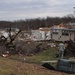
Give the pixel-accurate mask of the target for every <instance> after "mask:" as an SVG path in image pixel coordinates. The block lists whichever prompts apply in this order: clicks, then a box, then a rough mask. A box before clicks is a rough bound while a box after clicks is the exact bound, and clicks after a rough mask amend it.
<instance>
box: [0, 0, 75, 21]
mask: <svg viewBox="0 0 75 75" xmlns="http://www.w3.org/2000/svg"><path fill="white" fill-rule="evenodd" d="M74 6H75V0H0V20H7V21H8V20H11V21H13V20H21V19H23V20H24V19H29V18H38V17H41V18H43V17H47V16H49V17H50V16H51V17H55V16H59V17H62V16H65V15H67V14H74V9H73V7H74Z"/></svg>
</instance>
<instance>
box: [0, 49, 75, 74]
mask: <svg viewBox="0 0 75 75" xmlns="http://www.w3.org/2000/svg"><path fill="white" fill-rule="evenodd" d="M56 53H57V48H50V49H48V50H45V51H43V52H40V53H38V54H37V55H34V56H18V55H13V56H9V57H8V58H3V57H0V75H75V74H66V73H62V72H57V71H52V70H48V69H46V68H44V67H42V66H41V64H43V63H41V61H45V60H58V59H59V58H58V57H56ZM22 60H24V61H22ZM52 65H55V64H52Z"/></svg>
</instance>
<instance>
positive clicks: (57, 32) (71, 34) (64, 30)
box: [51, 24, 75, 41]
mask: <svg viewBox="0 0 75 75" xmlns="http://www.w3.org/2000/svg"><path fill="white" fill-rule="evenodd" d="M51 39H53V40H56V41H66V40H69V39H71V40H73V41H75V29H74V28H73V26H71V25H64V24H59V25H54V26H53V27H52V28H51Z"/></svg>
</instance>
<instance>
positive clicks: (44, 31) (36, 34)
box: [31, 28, 51, 41]
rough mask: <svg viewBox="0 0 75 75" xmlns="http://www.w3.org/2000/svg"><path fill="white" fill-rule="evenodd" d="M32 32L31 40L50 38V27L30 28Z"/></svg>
mask: <svg viewBox="0 0 75 75" xmlns="http://www.w3.org/2000/svg"><path fill="white" fill-rule="evenodd" d="M31 32H32V39H33V40H36V41H38V40H50V39H51V36H50V35H51V33H50V28H39V29H38V30H31Z"/></svg>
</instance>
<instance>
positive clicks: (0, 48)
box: [0, 28, 21, 54]
mask: <svg viewBox="0 0 75 75" xmlns="http://www.w3.org/2000/svg"><path fill="white" fill-rule="evenodd" d="M11 32H12V29H11V28H8V29H7V33H8V37H7V38H6V37H5V36H3V35H2V36H1V37H0V54H4V53H6V52H9V54H14V53H16V49H15V47H16V46H15V45H14V43H13V41H14V40H15V38H16V36H17V35H18V34H19V33H20V32H21V30H18V31H17V33H15V35H13V36H12V33H11Z"/></svg>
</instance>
